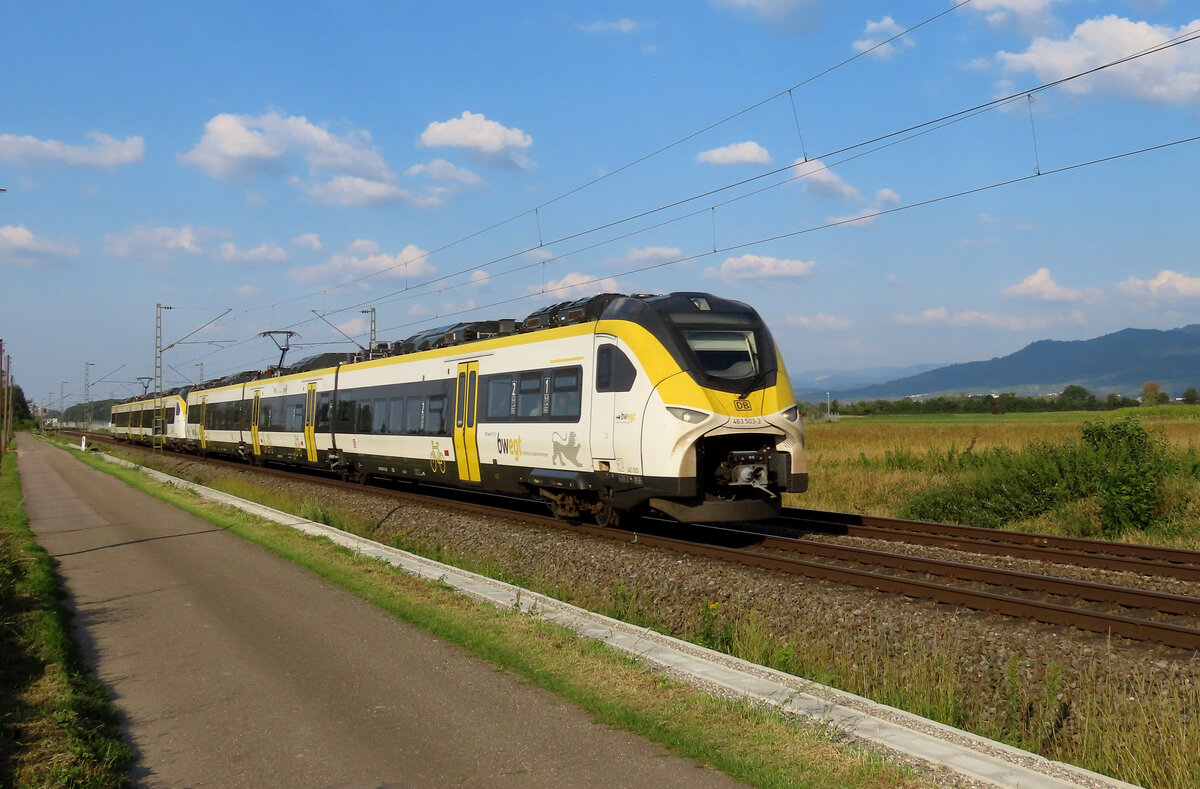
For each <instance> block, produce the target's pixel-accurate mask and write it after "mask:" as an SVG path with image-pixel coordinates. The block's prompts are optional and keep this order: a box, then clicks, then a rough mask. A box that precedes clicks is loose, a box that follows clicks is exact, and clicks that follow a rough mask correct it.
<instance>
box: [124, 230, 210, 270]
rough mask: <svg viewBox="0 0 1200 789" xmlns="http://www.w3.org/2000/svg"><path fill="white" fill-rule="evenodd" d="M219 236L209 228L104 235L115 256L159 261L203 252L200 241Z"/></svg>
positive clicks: (136, 231) (130, 231)
mask: <svg viewBox="0 0 1200 789" xmlns="http://www.w3.org/2000/svg"><path fill="white" fill-rule="evenodd" d="M216 235H220V233H219V232H218V231H215V230H212V229H211V228H202V227H192V226H191V225H184V226H183V227H146V226H144V225H142V226H139V227H135V228H133V229H131V230H129V231H127V232H125V233H121V234H117V235H109V236H105V237H104V240H105V241H106V242H107V243H108V249H109V251H110V252H111V253H112V254H113V255H116V256H117V257H121V258H132V259H135V260H149V261H154V262H162V261H165V260H171V259H173V258H177V257H180V256H181V255H199V254H201V253H203V252H204V248H203V247H202V246H201V239H202V238H210V237H213V236H216Z"/></svg>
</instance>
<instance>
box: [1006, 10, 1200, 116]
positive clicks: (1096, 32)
mask: <svg viewBox="0 0 1200 789" xmlns="http://www.w3.org/2000/svg"><path fill="white" fill-rule="evenodd" d="M1197 27H1200V19H1196V20H1193V21H1192V22H1189V23H1188V24H1185V25H1182V26H1180V27H1178V28H1172V27H1168V26H1165V25H1151V24H1149V23H1147V22H1133V21H1131V20H1129V19H1124V18H1121V17H1118V16H1115V15H1109V16H1106V17H1103V18H1100V19H1090V20H1088V21H1086V22H1083V23H1082V24H1080V25H1079V26H1078V27H1076V28H1075V30H1074V32H1072V34H1071V36H1070V37H1069V38H1067V39H1063V40H1060V41H1055V40H1052V39H1049V38H1036V39H1034V41H1033V42H1032V43H1031V44H1030V45H1029V49H1027V50H1026V51H1025V52H1022V53H1017V54H1013V53H1010V52H1000V53H998V54H997V55H996V58H997V59H998V60H999V61H1000V62H1001V63H1002V64H1003V65H1004V67H1005V68H1006V69H1007V70H1008V71H1010V72H1019V71H1031V72H1033V73H1034V74H1035V75H1036V76H1037V78H1038V79H1039V80H1041V81H1042V82H1050V81H1052V80H1056V79H1060V78H1062V77H1066V76H1069V75H1071V74H1075V73H1078V72H1081V71H1086V70H1088V69H1090V68H1094V67H1096V66H1099V65H1101V64H1103V63H1108V62H1110V61H1113V60H1117V59H1119V58H1122V57H1125V56H1127V55H1131V54H1133V53H1135V52H1140V51H1142V50H1144V49H1148V48H1150V47H1154V46H1157V45H1159V44H1162V43H1164V42H1165V41H1167V40H1168V39H1172V38H1175V37H1176V36H1179V35H1182V34H1183V33H1184V32H1185V31H1188V30H1191V29H1195V28H1197ZM1060 89H1061V90H1064V91H1066V92H1068V93H1073V94H1075V95H1081V96H1082V95H1087V94H1091V93H1103V94H1108V95H1112V96H1119V97H1121V98H1125V99H1130V100H1133V101H1139V102H1149V103H1153V104H1168V105H1175V106H1186V105H1197V104H1200V48H1198V47H1195V46H1180V47H1173V48H1171V49H1168V50H1165V51H1162V52H1159V53H1156V54H1155V55H1153V56H1150V57H1144V58H1138V59H1137V60H1134V61H1130V62H1128V63H1124V64H1122V65H1120V66H1116V67H1114V68H1110V69H1105V70H1104V71H1102V72H1099V73H1097V74H1094V75H1091V76H1088V77H1083V78H1080V79H1076V80H1072V81H1070V82H1067V83H1064V84H1063V85H1062V86H1061V88H1060Z"/></svg>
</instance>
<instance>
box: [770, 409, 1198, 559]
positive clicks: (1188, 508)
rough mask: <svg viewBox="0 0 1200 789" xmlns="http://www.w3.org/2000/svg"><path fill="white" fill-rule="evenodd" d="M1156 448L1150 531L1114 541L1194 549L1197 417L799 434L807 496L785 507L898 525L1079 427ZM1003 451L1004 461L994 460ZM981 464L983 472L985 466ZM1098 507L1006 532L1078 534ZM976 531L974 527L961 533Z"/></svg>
mask: <svg viewBox="0 0 1200 789" xmlns="http://www.w3.org/2000/svg"><path fill="white" fill-rule="evenodd" d="M1131 417H1132V418H1133V419H1136V422H1137V424H1138V425H1140V426H1141V427H1142V428H1144V429H1145V431H1146V432H1147V433H1148V434H1149V435H1150V436H1151V437H1153V438H1154V439H1155V440H1156V441H1159V442H1161V443H1162V445H1163V446H1164V447H1165V450H1166V451H1165V454H1166V460H1167V461H1168V462H1167V463H1166V465H1165V466H1164V469H1163V479H1162V482H1161V488H1160V492H1161V496H1160V499H1161V500H1160V501H1159V502H1158V504H1156V506H1155V512H1154V515H1155V523H1154V526H1153V527H1152V528H1149V529H1144V530H1140V531H1137V532H1134V533H1126V534H1124V535H1123V536H1122V539H1129V540H1135V541H1139V542H1153V543H1158V544H1169V545H1176V546H1180V547H1190V548H1200V478H1198V477H1197V475H1196V473H1195V467H1196V463H1197V461H1198V460H1200V407H1192V406H1163V407H1153V408H1136V409H1122V410H1119V411H1109V412H1065V413H1042V414H1003V415H991V414H964V415H959V414H947V415H940V416H891V417H884V416H880V417H846V418H843V419H842V420H841V421H840V422H810V423H807V424H806V425H805V439H806V445H807V450H808V462H809V490H808V492H807V493H805V494H803V495H801V496H789V498H788V502H787V503H788V504H789V505H791V506H799V507H808V508H812V509H825V510H836V511H841V512H857V513H862V514H871V515H885V516H904V515H905V514H906V513H909V508H910V505H911V503H912V502H913V500H914V499H915V498H916V497H917V496H919V495H920V494H922V493H926V492H929V491H934V490H937V489H940V488H943V487H944V486H947V485H950V484H952V483H955V482H956V481H957V482H959V483H960V484H962V483H963V480H964V479H966V478H967V477H968V476H969V475H971V474H975V475H977V476H978V475H980V474H981V473H983V472H982V471H981V468H982V467H988V466H996V465H1002V464H1003V463H1005V462H1006V459H1007V460H1008V461H1013V460H1015V459H1019V458H1020V457H1021V456H1022V454H1023V453H1026V452H1027V450H1028V448H1029V447H1030V446H1031V445H1035V444H1042V445H1045V444H1050V445H1071V444H1073V443H1074V444H1078V443H1079V442H1080V436H1081V430H1082V428H1083V427H1084V426H1085V425H1086V424H1088V423H1095V424H1110V423H1115V422H1121V421H1123V420H1126V419H1129V418H1131ZM1005 450H1007V451H1008V452H1009V453H1011V457H1007V458H1006V456H1001V455H999V453H1000V452H1002V451H1005ZM989 455H991V456H992V457H991V458H990V461H989V462H984V460H983V459H984V458H987V457H988V456H989ZM1097 509H1098V506H1097V504H1096V502H1095V501H1093V500H1089V498H1088V497H1086V496H1085V497H1081V498H1078V499H1076V500H1073V501H1070V502H1066V503H1063V504H1061V505H1058V506H1055V507H1053V508H1051V509H1050V510H1049V511H1048V512H1045V513H1042V514H1039V515H1037V516H1035V517H1030V518H1024V519H1020V520H1016V521H1013V522H1009V523H1006V524H1005V527H1006V528H1013V529H1022V530H1029V531H1041V532H1049V533H1066V534H1078V533H1086V531H1087V529H1086V523H1087V522H1089V521H1095V520H1096V510H1097ZM968 525H981V524H968Z"/></svg>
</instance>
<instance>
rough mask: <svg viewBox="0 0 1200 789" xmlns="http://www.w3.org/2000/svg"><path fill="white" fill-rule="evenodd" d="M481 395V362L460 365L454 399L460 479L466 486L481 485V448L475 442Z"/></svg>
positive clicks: (455, 443)
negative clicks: (476, 411)
mask: <svg viewBox="0 0 1200 789" xmlns="http://www.w3.org/2000/svg"><path fill="white" fill-rule="evenodd" d="M478 395H479V362H462V363H460V364H459V365H458V385H457V387H456V392H455V397H454V403H455V406H454V455H455V457H457V458H458V478H459V479H460V480H462V481H463V482H479V445H478V444H477V443H476V441H475V416H476V414H475V410H476V409H475V407H476V404H477V401H478V399H479V397H478Z"/></svg>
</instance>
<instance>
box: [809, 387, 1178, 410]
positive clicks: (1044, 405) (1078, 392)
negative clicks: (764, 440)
mask: <svg viewBox="0 0 1200 789" xmlns="http://www.w3.org/2000/svg"><path fill="white" fill-rule="evenodd" d="M1140 394H1141V396H1140V397H1139V398H1133V397H1126V396H1125V395H1120V394H1117V393H1116V392H1113V393H1111V394H1109V395H1108V396H1107V397H1104V398H1100V397H1097V396H1096V395H1094V394H1092V393H1091V392H1089V391H1088V390H1087V389H1085V388H1084V387H1082V386H1078V385H1076V384H1070V385H1069V386H1067V387H1066V388H1064V389H1063V390H1062V392H1060V393H1059V394H1057V395H1049V396H1040V397H1020V396H1018V395H1016V394H1013V393H1011V392H1005V393H1003V394H998V395H992V394H988V395H982V396H981V395H966V394H961V395H951V396H940V397H930V398H925V399H921V400H914V399H913V398H911V397H906V398H904V399H903V400H860V401H857V402H853V403H840V402H839V401H837V400H834V401H832V402H831V403H829V407H830V409H831V410H832V411H833V412H834V413H840V414H844V415H847V416H872V415H876V414H1006V413H1031V412H1038V411H1111V410H1114V409H1117V408H1134V407H1137V406H1142V405H1166V404H1167V403H1170V402H1171V396H1170V395H1169V394H1167V393H1166V392H1164V391H1163V390H1162V387H1161V386H1160V385H1159V383H1158V382H1157V381H1147V382H1146V383H1145V384H1143V385H1142V389H1141V393H1140ZM1180 399H1181V400H1182V401H1183V402H1184V403H1186V404H1188V405H1197V404H1200V392H1197V391H1196V387H1194V386H1193V387H1189V388H1188V390H1187V391H1186V392H1184V393H1183V395H1182V396H1181V398H1180ZM800 405H801V409H802V410H804V411H806V412H808V413H810V414H814V415H817V414H822V413H824V412H825V410H826V404H825V403H801V404H800Z"/></svg>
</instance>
